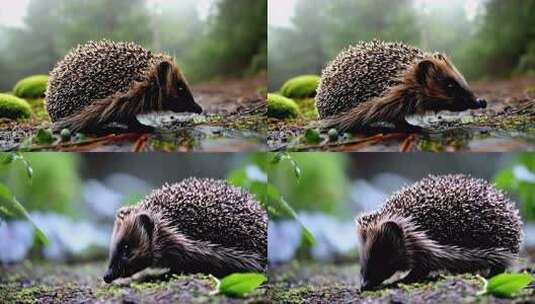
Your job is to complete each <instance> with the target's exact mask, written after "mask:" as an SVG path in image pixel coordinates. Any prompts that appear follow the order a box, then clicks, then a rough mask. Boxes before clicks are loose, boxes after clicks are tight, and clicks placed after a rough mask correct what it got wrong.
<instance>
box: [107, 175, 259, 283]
mask: <svg viewBox="0 0 535 304" xmlns="http://www.w3.org/2000/svg"><path fill="white" fill-rule="evenodd" d="M266 260H267V214H266V212H265V211H264V209H263V208H262V207H261V206H260V204H259V203H258V202H257V201H256V200H255V199H254V197H253V196H252V195H251V194H249V193H248V192H245V191H243V190H241V189H239V188H236V187H233V186H230V185H228V184H227V183H226V182H224V181H219V180H213V179H198V178H189V179H186V180H183V181H182V182H180V183H176V184H172V185H168V184H166V185H164V186H163V187H161V188H160V189H157V190H155V191H153V192H152V193H151V194H149V195H148V196H147V197H145V199H144V200H143V201H141V202H140V203H139V204H138V205H136V206H133V207H123V208H121V209H120V210H119V211H118V212H117V216H116V219H115V225H114V228H113V234H112V238H111V244H110V256H109V267H108V270H107V272H106V274H105V275H104V281H105V282H107V283H110V282H112V281H113V280H115V279H117V278H122V277H129V276H131V275H133V274H135V273H137V272H139V271H141V270H143V269H145V268H147V267H151V266H153V267H160V268H169V269H170V271H171V272H174V273H205V274H213V275H215V276H218V277H222V276H225V275H227V274H230V273H234V272H262V271H264V270H265V267H266V263H267V261H266Z"/></svg>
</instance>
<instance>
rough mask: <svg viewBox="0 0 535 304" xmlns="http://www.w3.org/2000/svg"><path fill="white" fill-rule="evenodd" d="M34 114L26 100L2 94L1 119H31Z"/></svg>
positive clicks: (0, 99)
mask: <svg viewBox="0 0 535 304" xmlns="http://www.w3.org/2000/svg"><path fill="white" fill-rule="evenodd" d="M31 114H32V110H31V108H30V105H29V104H28V102H26V100H24V99H20V98H18V97H16V96H13V95H8V94H0V117H3V118H10V119H22V118H29V117H30V116H31Z"/></svg>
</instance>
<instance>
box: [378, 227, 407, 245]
mask: <svg viewBox="0 0 535 304" xmlns="http://www.w3.org/2000/svg"><path fill="white" fill-rule="evenodd" d="M381 228H382V230H383V233H384V234H383V235H384V236H385V238H386V239H387V240H389V241H391V242H392V244H394V245H395V246H396V248H398V247H401V246H402V245H403V230H402V229H401V227H400V226H399V225H398V224H397V223H395V222H392V221H390V222H386V223H384V224H383V225H382V226H381Z"/></svg>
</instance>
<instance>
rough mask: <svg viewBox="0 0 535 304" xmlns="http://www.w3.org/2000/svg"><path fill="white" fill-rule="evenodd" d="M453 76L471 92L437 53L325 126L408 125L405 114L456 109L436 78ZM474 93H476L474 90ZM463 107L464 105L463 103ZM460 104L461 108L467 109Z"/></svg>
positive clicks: (350, 127) (349, 128) (454, 102)
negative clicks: (381, 123) (370, 98)
mask: <svg viewBox="0 0 535 304" xmlns="http://www.w3.org/2000/svg"><path fill="white" fill-rule="evenodd" d="M446 78H450V79H453V80H454V81H455V82H456V83H457V84H458V85H459V86H460V87H461V88H463V89H465V90H466V91H467V92H469V94H471V91H470V88H469V87H468V84H467V83H466V80H465V79H464V77H463V76H462V75H461V74H460V73H459V71H458V70H457V69H456V68H455V67H454V66H453V64H452V63H451V62H450V61H449V60H448V59H447V58H446V57H445V56H444V55H442V54H434V55H433V56H432V57H429V58H426V59H424V60H422V61H420V62H417V63H415V64H414V65H413V66H412V67H411V68H409V69H408V70H407V71H406V72H405V73H404V75H403V76H402V77H401V79H400V84H398V85H396V86H393V87H391V88H390V89H389V90H388V91H387V92H386V93H385V94H384V95H383V96H381V97H377V98H374V99H372V100H369V101H367V102H363V103H360V104H359V105H358V106H357V107H354V108H353V109H351V110H349V111H348V112H346V113H344V114H341V115H338V116H335V117H332V118H329V119H326V120H324V121H323V122H322V124H323V125H324V126H325V127H336V128H339V129H340V130H352V129H361V128H365V127H369V126H370V125H372V124H374V123H378V122H390V123H393V124H394V125H395V126H396V127H397V128H406V127H407V126H408V125H407V123H406V122H405V117H406V116H408V115H411V114H418V113H420V114H421V113H424V112H425V111H440V110H457V107H459V105H457V103H459V101H456V100H454V99H453V98H452V96H451V94H450V93H449V92H448V90H447V88H445V87H444V86H443V85H441V83H439V81H438V80H437V79H446ZM472 95H473V94H472ZM461 107H462V105H461ZM465 109H466V108H463V109H461V108H459V109H458V110H465Z"/></svg>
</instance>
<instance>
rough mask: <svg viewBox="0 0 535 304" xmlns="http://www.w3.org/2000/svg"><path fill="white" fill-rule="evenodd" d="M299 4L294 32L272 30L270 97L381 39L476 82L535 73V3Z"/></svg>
mask: <svg viewBox="0 0 535 304" xmlns="http://www.w3.org/2000/svg"><path fill="white" fill-rule="evenodd" d="M471 4H472V5H476V6H475V7H472V8H471V9H470V10H468V9H467V7H468V4H467V3H466V1H464V0H450V1H447V2H444V1H425V2H423V1H418V2H417V1H416V0H398V1H390V0H298V2H297V5H296V9H295V13H294V16H293V17H292V19H291V25H292V26H291V27H274V26H270V27H269V41H268V43H269V89H270V90H272V91H274V90H277V89H278V88H279V87H280V86H281V85H282V84H283V83H284V82H285V81H286V80H287V79H289V78H291V77H293V76H294V75H299V74H319V73H320V72H321V70H322V69H323V68H324V67H325V66H326V65H327V64H328V62H329V61H330V60H332V59H334V57H335V56H336V55H337V54H338V53H339V52H340V51H342V50H343V49H344V48H346V47H347V46H349V45H352V44H356V43H357V42H359V41H369V40H372V39H374V38H377V39H382V40H385V41H401V42H405V43H408V44H412V45H415V46H417V47H420V48H423V49H425V50H428V51H440V52H444V53H446V54H447V55H448V56H449V57H450V58H451V59H452V61H453V62H454V63H455V65H456V66H457V67H458V68H459V69H460V71H461V72H462V73H463V74H464V75H465V76H466V77H467V78H469V79H482V78H499V77H508V76H511V75H515V74H533V73H535V72H534V71H535V46H534V45H535V32H534V30H533V29H534V28H535V18H533V12H534V11H535V0H510V1H502V0H482V1H477V2H473V3H471Z"/></svg>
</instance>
